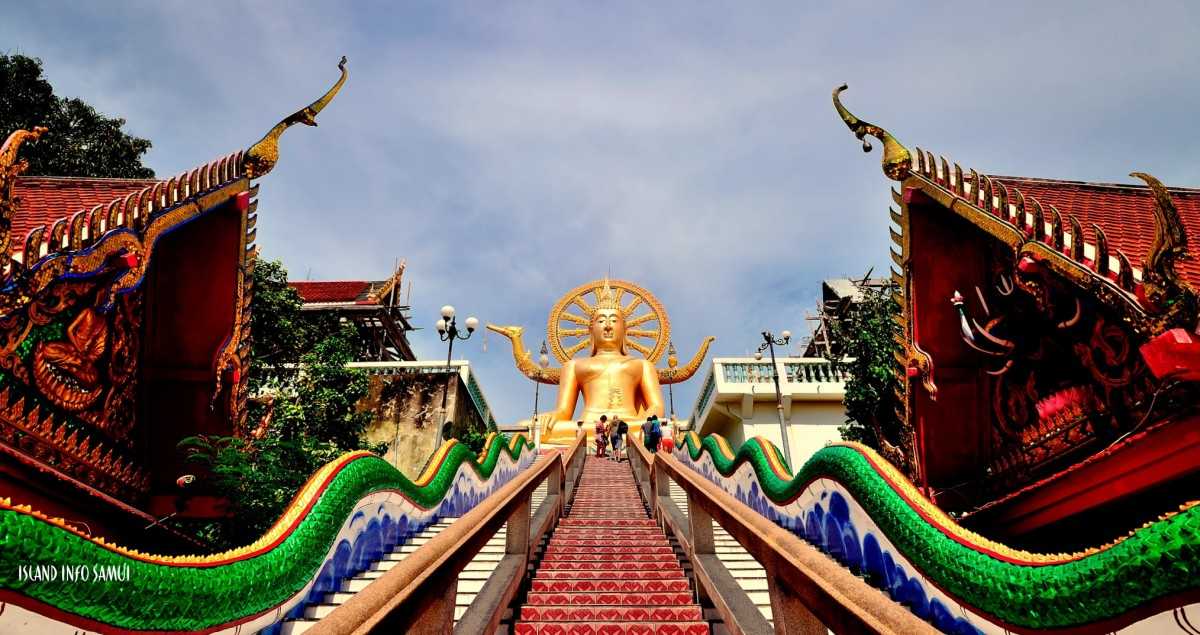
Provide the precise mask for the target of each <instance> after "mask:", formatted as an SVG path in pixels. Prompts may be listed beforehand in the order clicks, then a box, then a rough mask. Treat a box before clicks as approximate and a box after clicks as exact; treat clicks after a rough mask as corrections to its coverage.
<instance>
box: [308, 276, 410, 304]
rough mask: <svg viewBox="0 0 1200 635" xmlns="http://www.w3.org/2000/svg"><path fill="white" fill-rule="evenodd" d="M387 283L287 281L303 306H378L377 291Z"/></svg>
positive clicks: (380, 281) (366, 281) (381, 281)
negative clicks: (298, 295) (297, 294)
mask: <svg viewBox="0 0 1200 635" xmlns="http://www.w3.org/2000/svg"><path fill="white" fill-rule="evenodd" d="M387 283H388V281H386V280H377V281H368V280H321V281H308V280H304V281H289V282H288V284H289V285H291V287H292V288H293V289H295V290H296V291H297V292H298V293H299V294H300V299H301V300H303V301H304V303H305V304H378V302H379V297H378V293H379V290H380V289H382V288H383V287H384V286H385V285H386V284H387Z"/></svg>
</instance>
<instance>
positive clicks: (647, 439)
mask: <svg viewBox="0 0 1200 635" xmlns="http://www.w3.org/2000/svg"><path fill="white" fill-rule="evenodd" d="M576 425H578V426H579V431H580V433H581V434H582V432H583V421H579V422H578V423H577V424H576ZM595 432H596V456H597V457H598V458H608V459H610V460H613V461H621V460H623V458H624V457H623V455H622V453H621V451H622V448H623V446H625V445H626V444H628V442H629V439H628V437H629V424H628V423H626V422H625V421H624V420H623V419H621V417H619V416H614V417H613V418H612V420H611V421H609V419H608V415H600V420H599V421H597V422H596V430H595ZM662 439H663V425H662V422H660V421H659V420H658V415H650V416H649V417H646V423H645V424H643V425H642V444H643V445H644V446H645V447H646V449H647V450H649V451H650V452H657V451H658V448H659V444H661V443H662ZM609 448H612V453H611V454H610V453H609Z"/></svg>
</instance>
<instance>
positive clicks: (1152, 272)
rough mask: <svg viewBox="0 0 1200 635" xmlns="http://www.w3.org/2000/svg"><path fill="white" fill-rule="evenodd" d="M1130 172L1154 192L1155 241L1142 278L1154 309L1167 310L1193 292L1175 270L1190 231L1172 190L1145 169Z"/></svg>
mask: <svg viewBox="0 0 1200 635" xmlns="http://www.w3.org/2000/svg"><path fill="white" fill-rule="evenodd" d="M1129 176H1132V177H1134V178H1138V179H1141V180H1143V181H1145V182H1146V186H1147V187H1149V188H1150V193H1151V194H1153V195H1154V242H1152V243H1151V244H1150V251H1149V253H1147V254H1146V261H1145V262H1144V263H1143V265H1142V266H1143V275H1142V280H1143V283H1144V292H1145V297H1146V299H1147V300H1148V301H1149V302H1150V304H1151V306H1150V307H1147V308H1149V309H1151V310H1154V309H1158V310H1159V311H1162V310H1165V309H1166V308H1167V307H1169V306H1171V305H1172V304H1174V303H1175V302H1177V301H1178V300H1179V299H1181V296H1183V295H1185V294H1186V295H1190V294H1191V293H1192V292H1191V290H1190V289H1189V288H1188V285H1187V282H1185V281H1184V280H1182V279H1181V278H1180V277H1179V275H1178V274H1177V273H1176V272H1175V263H1176V261H1178V260H1182V259H1184V258H1187V232H1186V231H1184V228H1183V220H1182V219H1181V218H1180V217H1179V210H1178V209H1176V208H1175V202H1174V201H1173V200H1172V199H1171V193H1170V192H1168V191H1167V188H1166V186H1164V185H1163V184H1162V182H1161V181H1159V180H1158V179H1156V178H1154V177H1153V176H1150V175H1149V174H1146V173H1145V172H1133V173H1132V174H1130V175H1129Z"/></svg>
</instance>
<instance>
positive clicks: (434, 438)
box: [359, 373, 479, 479]
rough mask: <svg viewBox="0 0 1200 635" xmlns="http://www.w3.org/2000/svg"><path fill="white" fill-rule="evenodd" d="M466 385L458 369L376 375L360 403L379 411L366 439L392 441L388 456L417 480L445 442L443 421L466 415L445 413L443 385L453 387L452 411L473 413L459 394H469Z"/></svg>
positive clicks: (448, 401) (448, 398)
mask: <svg viewBox="0 0 1200 635" xmlns="http://www.w3.org/2000/svg"><path fill="white" fill-rule="evenodd" d="M461 385H462V381H461V380H460V379H459V375H458V374H457V373H454V374H449V373H440V374H424V373H405V374H398V375H372V376H371V390H370V392H369V393H368V394H367V396H366V397H365V398H364V399H363V400H362V401H361V402H359V408H361V409H362V410H366V411H369V412H373V413H374V414H375V417H374V419H373V420H372V421H371V423H370V424H369V425H368V426H367V439H368V440H369V441H371V442H372V443H381V442H382V443H387V444H388V451H387V454H385V455H384V457H383V458H384V459H386V460H387V462H388V463H391V464H392V465H394V466H396V468H397V469H399V470H400V471H401V472H402V473H404V475H405V476H407V477H408V478H410V479H415V478H416V477H417V476H418V475H419V474H420V471H421V469H422V468H423V467H424V466H425V462H426V461H427V460H428V459H429V457H430V455H432V454H433V452H434V450H436V449H437V448H438V446H440V445H441V443H442V436H441V432H442V423H443V422H444V421H446V420H447V419H454V420H455V421H459V420H461V419H462V415H461V414H459V415H458V417H456V418H455V417H447V416H445V415H444V414H443V411H442V409H441V405H442V390H444V389H447V388H448V389H449V392H448V393H447V394H446V411H447V412H451V413H456V414H458V413H459V412H460V411H462V410H467V411H471V412H474V409H473V408H471V407H470V405H469V404H466V407H460V404H459V403H458V401H459V399H458V396H459V395H460V394H462V395H463V396H466V395H465V390H463V391H462V392H461V393H460V392H459V390H458V389H459V388H460V386H461ZM467 400H468V401H469V397H468V398H467ZM478 418H479V417H478V415H475V419H476V420H478Z"/></svg>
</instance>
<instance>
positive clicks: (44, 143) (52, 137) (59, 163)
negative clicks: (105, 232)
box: [0, 55, 154, 179]
mask: <svg viewBox="0 0 1200 635" xmlns="http://www.w3.org/2000/svg"><path fill="white" fill-rule="evenodd" d="M124 125H125V120H124V119H120V118H113V117H106V116H104V115H102V114H100V113H98V112H96V109H95V108H93V107H91V106H89V105H88V104H87V103H85V102H84V101H82V100H80V99H77V98H63V97H58V96H56V95H55V94H54V88H53V87H52V86H51V85H50V82H48V81H46V78H45V77H43V76H42V61H41V60H39V59H37V58H32V57H25V56H24V55H0V140H2V139H5V138H7V137H8V135H9V134H10V133H12V131H14V130H17V129H25V130H32V129H33V127H34V126H45V127H47V128H49V129H50V130H49V132H47V133H46V134H45V135H44V136H43V137H42V138H41V140H40V141H38V143H35V144H27V145H25V146H23V147H22V148H21V156H22V158H25V159H27V160H28V161H29V171H28V172H26V174H28V175H31V176H33V175H42V176H94V177H110V178H137V179H148V178H153V177H154V171H153V170H151V169H150V168H147V167H146V166H144V165H142V157H143V156H144V155H145V154H146V152H147V151H148V150H149V149H150V141H149V140H147V139H142V138H140V137H135V136H132V135H129V134H126V133H125V132H123V131H122V130H121V127H122V126H124Z"/></svg>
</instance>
